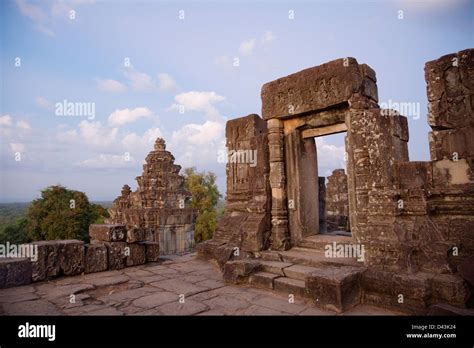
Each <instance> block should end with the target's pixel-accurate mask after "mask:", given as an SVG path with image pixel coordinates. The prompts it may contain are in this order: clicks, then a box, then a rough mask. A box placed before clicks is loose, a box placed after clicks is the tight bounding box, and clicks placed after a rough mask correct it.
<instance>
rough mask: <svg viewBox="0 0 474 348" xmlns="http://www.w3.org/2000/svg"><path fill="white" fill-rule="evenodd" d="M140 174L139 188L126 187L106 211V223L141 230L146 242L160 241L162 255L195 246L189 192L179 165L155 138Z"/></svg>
mask: <svg viewBox="0 0 474 348" xmlns="http://www.w3.org/2000/svg"><path fill="white" fill-rule="evenodd" d="M145 161H146V163H145V164H144V165H143V174H142V175H141V176H139V177H137V178H136V179H137V183H138V188H137V190H136V191H135V192H131V190H130V187H129V186H128V185H124V186H123V188H122V194H121V195H120V196H119V197H117V198H116V199H115V200H114V203H113V206H112V208H110V209H109V213H110V218H109V219H108V223H111V224H123V225H126V226H127V227H128V228H137V229H141V230H143V231H144V233H145V240H149V241H154V242H159V243H160V250H161V253H162V254H176V253H181V252H184V251H189V250H191V249H192V248H193V247H194V225H193V223H194V211H193V209H192V208H189V207H187V204H186V203H187V201H188V200H189V199H190V198H191V193H190V192H188V191H187V190H186V189H185V187H184V177H183V176H182V175H180V174H179V172H180V170H181V166H179V165H176V164H174V156H173V155H172V154H171V152H169V151H166V145H165V141H164V140H163V139H161V138H158V139H157V140H156V142H155V149H154V150H153V151H151V152H150V153H149V154H148V156H147V157H146V159H145Z"/></svg>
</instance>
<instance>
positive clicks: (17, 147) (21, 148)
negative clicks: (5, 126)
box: [10, 143, 26, 153]
mask: <svg viewBox="0 0 474 348" xmlns="http://www.w3.org/2000/svg"><path fill="white" fill-rule="evenodd" d="M10 149H11V150H12V152H20V153H21V152H25V150H26V147H25V145H24V144H22V143H10Z"/></svg>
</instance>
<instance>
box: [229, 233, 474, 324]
mask: <svg viewBox="0 0 474 348" xmlns="http://www.w3.org/2000/svg"><path fill="white" fill-rule="evenodd" d="M334 242H335V243H337V245H344V244H352V243H353V241H352V240H351V238H350V237H346V236H334V235H315V236H311V237H309V238H305V239H304V240H303V241H302V242H301V243H300V244H299V246H297V247H293V248H291V249H290V250H286V251H264V252H262V253H261V254H260V255H259V257H258V258H249V259H239V260H233V261H229V262H227V263H226V264H225V267H224V279H225V280H226V281H229V282H232V283H234V284H248V285H250V286H253V287H259V288H264V289H269V290H272V291H277V292H281V293H284V294H287V295H293V296H294V297H295V298H298V297H299V298H302V297H304V298H309V299H311V300H312V301H313V302H314V304H315V305H316V306H318V307H320V308H323V309H326V310H332V311H335V312H337V313H342V312H344V311H346V310H348V309H350V308H351V307H353V306H355V305H358V304H362V303H363V304H368V305H372V306H376V307H383V308H388V309H391V310H394V311H398V312H400V313H405V314H418V315H419V314H426V313H427V312H428V310H429V308H430V306H432V305H436V304H443V303H448V302H450V303H454V304H455V305H456V306H458V307H460V308H462V307H464V303H465V302H466V301H467V298H468V297H469V296H470V290H469V288H468V287H467V285H466V283H465V281H464V280H463V279H462V278H460V277H458V276H456V275H453V274H432V273H415V274H404V273H400V272H396V271H393V270H390V269H386V270H367V269H366V268H365V267H364V264H363V262H359V261H357V259H356V258H343V257H326V255H325V247H326V246H327V245H328V244H332V243H334ZM400 295H403V301H402V302H400Z"/></svg>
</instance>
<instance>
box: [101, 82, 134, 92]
mask: <svg viewBox="0 0 474 348" xmlns="http://www.w3.org/2000/svg"><path fill="white" fill-rule="evenodd" d="M97 88H98V89H99V90H100V91H104V92H112V93H120V92H124V91H126V90H127V87H126V86H125V85H124V84H123V83H120V82H118V81H116V80H112V79H104V80H102V79H98V80H97Z"/></svg>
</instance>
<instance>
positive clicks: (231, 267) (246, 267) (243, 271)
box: [222, 260, 260, 284]
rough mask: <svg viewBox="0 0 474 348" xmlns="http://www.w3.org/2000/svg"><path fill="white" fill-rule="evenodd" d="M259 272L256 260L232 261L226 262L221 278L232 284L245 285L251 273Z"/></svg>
mask: <svg viewBox="0 0 474 348" xmlns="http://www.w3.org/2000/svg"><path fill="white" fill-rule="evenodd" d="M259 270H260V264H259V262H258V261H256V260H234V261H228V262H227V263H226V264H225V266H224V273H223V275H222V276H223V278H224V280H225V281H227V282H230V283H233V284H241V283H245V282H247V280H248V277H249V275H250V274H251V273H253V272H257V271H259Z"/></svg>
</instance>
